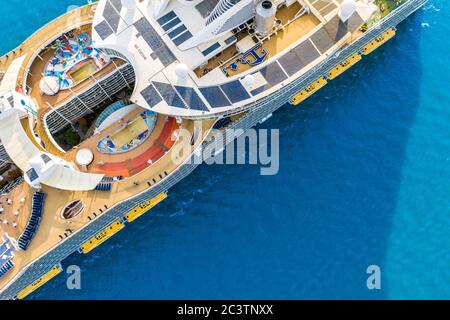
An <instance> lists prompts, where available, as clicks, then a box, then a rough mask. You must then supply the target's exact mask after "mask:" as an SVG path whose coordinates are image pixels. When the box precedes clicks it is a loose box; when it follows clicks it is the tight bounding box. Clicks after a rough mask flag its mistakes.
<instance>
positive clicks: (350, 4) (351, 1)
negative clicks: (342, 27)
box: [339, 0, 357, 22]
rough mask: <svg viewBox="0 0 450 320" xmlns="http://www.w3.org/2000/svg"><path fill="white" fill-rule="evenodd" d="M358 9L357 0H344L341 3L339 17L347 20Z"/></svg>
mask: <svg viewBox="0 0 450 320" xmlns="http://www.w3.org/2000/svg"><path fill="white" fill-rule="evenodd" d="M356 9H357V5H356V2H355V0H344V1H342V3H341V7H340V10H339V17H340V18H341V20H342V21H343V22H345V21H347V20H348V19H349V18H350V17H351V16H352V15H353V13H355V11H356Z"/></svg>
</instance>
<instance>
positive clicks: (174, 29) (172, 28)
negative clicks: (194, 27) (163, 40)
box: [157, 11, 192, 46]
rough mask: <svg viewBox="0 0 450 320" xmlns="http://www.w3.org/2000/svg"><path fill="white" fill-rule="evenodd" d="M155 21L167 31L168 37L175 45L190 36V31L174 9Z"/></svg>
mask: <svg viewBox="0 0 450 320" xmlns="http://www.w3.org/2000/svg"><path fill="white" fill-rule="evenodd" d="M157 21H158V23H159V24H160V26H161V27H162V28H163V29H164V31H168V32H169V33H168V35H169V38H170V39H172V41H173V43H175V45H177V46H179V45H180V44H182V43H183V42H186V41H187V40H189V39H190V38H192V33H190V32H189V30H188V29H187V28H186V26H185V25H184V24H183V23H182V22H181V20H180V18H178V16H177V14H176V13H175V12H174V11H170V12H168V13H166V14H165V15H163V16H162V17H161V18H159V19H158V20H157Z"/></svg>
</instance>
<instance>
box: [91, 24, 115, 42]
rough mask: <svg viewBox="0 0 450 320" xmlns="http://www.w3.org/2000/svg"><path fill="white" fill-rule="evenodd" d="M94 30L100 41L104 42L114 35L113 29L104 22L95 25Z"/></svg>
mask: <svg viewBox="0 0 450 320" xmlns="http://www.w3.org/2000/svg"><path fill="white" fill-rule="evenodd" d="M94 29H95V31H96V32H97V33H98V35H99V36H100V38H101V39H102V40H105V39H106V38H108V37H109V36H110V35H112V34H113V33H114V31H113V29H111V27H110V26H109V24H108V23H107V22H106V21H105V20H103V21H102V22H100V23H99V24H97V25H96V26H95V27H94Z"/></svg>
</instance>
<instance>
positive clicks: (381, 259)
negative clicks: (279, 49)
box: [0, 0, 450, 299]
mask: <svg viewBox="0 0 450 320" xmlns="http://www.w3.org/2000/svg"><path fill="white" fill-rule="evenodd" d="M83 2H84V1H78V2H77V1H66V0H62V1H57V2H54V1H52V2H48V1H40V2H38V1H23V0H21V1H19V0H13V1H8V2H5V3H4V4H2V7H3V8H4V7H5V6H7V8H5V9H4V10H3V12H2V13H1V14H2V19H0V39H2V42H0V51H3V52H4V51H6V50H8V49H11V48H12V47H13V46H15V45H17V44H19V43H20V42H21V40H22V39H24V38H25V37H26V36H27V35H28V34H30V33H31V32H32V31H33V30H34V29H36V28H37V27H39V26H40V25H42V24H43V23H45V22H46V21H48V20H49V19H51V18H53V17H55V16H57V15H58V14H60V13H62V12H64V10H65V9H66V7H67V6H68V5H70V4H72V3H75V4H81V3H83ZM449 9H450V3H449V2H448V1H444V0H436V1H430V2H429V4H427V5H426V7H425V8H424V9H423V10H420V11H419V12H418V13H417V14H415V15H414V16H412V17H410V18H409V20H407V21H406V22H404V23H403V24H401V25H400V26H399V28H398V36H397V37H396V38H395V39H394V40H392V41H391V42H390V43H388V44H387V45H385V46H384V47H382V48H381V49H379V50H377V51H376V52H375V53H374V54H373V55H371V56H370V57H369V58H367V59H364V60H363V61H362V62H361V63H360V64H359V65H357V66H356V67H354V68H353V69H352V70H351V71H349V72H348V73H347V74H345V75H344V76H342V77H340V78H338V79H337V80H335V81H333V82H331V83H330V84H329V85H328V86H327V87H326V88H325V89H323V90H322V91H321V92H320V93H318V94H316V95H315V96H314V97H313V98H311V99H309V100H308V101H307V102H306V103H305V104H304V106H303V107H301V108H292V107H289V106H286V107H285V108H282V109H281V110H280V111H278V112H277V113H275V114H274V116H273V117H272V118H271V119H270V120H268V121H267V122H266V123H264V125H263V127H264V128H279V129H280V134H281V138H280V139H281V146H280V153H281V159H280V161H281V164H280V173H279V174H278V175H276V176H273V177H261V176H259V168H257V167H253V166H202V167H200V168H199V169H197V170H196V171H195V172H194V173H193V174H192V175H191V176H190V177H189V178H188V179H187V180H185V181H183V182H181V183H180V184H178V185H177V186H176V187H175V188H174V189H172V190H171V192H170V197H169V198H168V199H167V200H166V201H165V202H164V203H163V204H161V205H160V206H158V207H157V208H156V209H155V210H153V214H152V215H148V216H144V217H143V218H141V219H140V220H139V222H138V223H135V224H132V225H129V226H128V227H127V228H126V229H124V230H123V231H122V232H121V233H120V234H119V235H117V236H115V237H114V238H112V239H111V240H108V244H107V245H104V246H102V247H100V248H98V249H96V250H95V251H94V252H92V253H91V254H90V255H88V256H81V255H78V254H75V255H72V256H71V257H70V258H69V259H67V261H65V262H64V264H63V265H64V266H67V265H71V264H76V265H79V266H80V267H81V269H82V271H83V273H82V290H80V291H69V290H68V289H66V287H65V280H66V276H65V275H64V274H62V275H60V276H58V278H56V279H55V280H54V281H52V282H51V283H49V284H47V285H46V286H45V287H43V288H42V289H41V290H40V291H38V292H37V293H36V294H35V295H34V296H32V299H67V298H69V299H99V298H111V299H119V298H136V299H144V298H150V299H153V298H162V299H165V298H168V299H177V298H181V299H182V298H205V299H208V298H212V299H214V298H262V299H265V298H287V299H296V298H299V299H302V298H306V299H311V298H328V299H335V298H356V299H362V298H367V299H374V298H390V299H392V298H449V297H450V281H449V279H450V268H449V264H450V237H449V234H450V219H449V212H450V206H449V204H448V200H449V194H450V183H449V181H450V140H449V139H448V136H449V134H450V125H449V124H448V123H449V121H450V108H449V102H450V90H448V84H449V83H450V65H449V64H448V62H447V56H448V52H450V43H449V41H448V34H450V24H449V23H448V21H449V19H450V10H449ZM371 264H377V265H379V266H380V267H381V271H382V290H380V291H369V290H367V288H366V273H365V271H366V268H367V266H368V265H371Z"/></svg>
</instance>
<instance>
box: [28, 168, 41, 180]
mask: <svg viewBox="0 0 450 320" xmlns="http://www.w3.org/2000/svg"><path fill="white" fill-rule="evenodd" d="M27 176H28V179H30V181H31V182H33V181H35V180H36V179H37V178H39V176H38V174H37V172H36V170H34V169H30V170H28V171H27Z"/></svg>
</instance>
